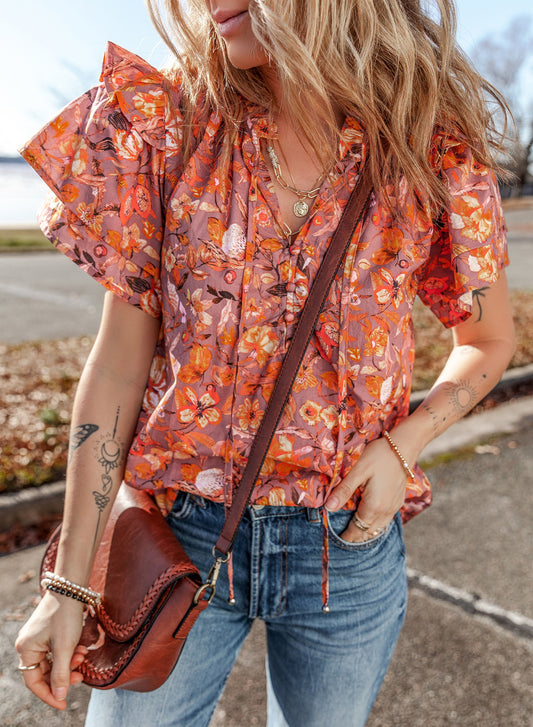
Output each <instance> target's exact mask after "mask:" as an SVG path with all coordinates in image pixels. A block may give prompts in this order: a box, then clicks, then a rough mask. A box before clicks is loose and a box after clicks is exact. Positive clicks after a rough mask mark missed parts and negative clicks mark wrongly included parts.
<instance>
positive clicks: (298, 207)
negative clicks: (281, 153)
mask: <svg viewBox="0 0 533 727" xmlns="http://www.w3.org/2000/svg"><path fill="white" fill-rule="evenodd" d="M267 151H268V155H269V157H270V161H271V162H272V168H273V170H274V175H275V177H276V180H277V182H278V184H279V186H280V187H281V188H282V189H286V190H288V191H289V192H292V193H293V194H295V195H296V196H297V197H298V199H297V200H296V202H295V203H294V204H293V206H292V211H293V212H294V214H295V216H296V217H300V218H302V217H307V215H308V214H309V202H307V200H313V199H315V197H316V196H317V195H318V193H319V192H320V187H321V186H322V182H323V181H324V175H322V177H320V178H319V179H318V180H317V181H316V183H315V184H317V185H318V186H316V187H315V188H314V189H309V190H306V189H297V188H296V186H295V185H294V180H293V179H292V175H291V181H292V183H293V185H290V184H289V183H288V182H287V180H286V179H285V178H284V177H283V174H282V172H281V165H280V163H279V159H278V155H277V154H276V151H275V149H274V145H273V143H272V142H269V144H268V146H267ZM289 173H290V172H289Z"/></svg>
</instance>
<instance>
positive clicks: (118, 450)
mask: <svg viewBox="0 0 533 727" xmlns="http://www.w3.org/2000/svg"><path fill="white" fill-rule="evenodd" d="M119 414H120V407H118V408H117V413H116V416H115V425H114V427H113V432H112V434H111V435H110V436H107V437H104V438H103V439H102V440H101V441H100V442H99V443H98V449H97V456H98V464H99V465H101V467H102V469H103V473H102V475H101V478H100V479H101V483H102V485H101V489H100V490H93V497H94V501H95V503H96V507H97V509H98V521H97V523H96V530H95V534H94V538H95V541H96V536H97V534H98V528H99V526H100V517H101V515H102V512H103V511H104V510H105V509H106V507H107V506H108V504H109V501H110V499H111V498H110V497H109V492H110V491H111V487H112V485H113V479H112V477H111V472H113V470H115V469H117V468H118V467H119V466H120V464H121V462H122V458H123V455H124V451H123V447H122V446H121V443H120V442H119V441H118V439H117V437H116V434H117V426H118V417H119Z"/></svg>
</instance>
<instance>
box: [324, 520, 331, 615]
mask: <svg viewBox="0 0 533 727" xmlns="http://www.w3.org/2000/svg"><path fill="white" fill-rule="evenodd" d="M322 611H323V612H324V613H329V611H330V608H329V538H328V514H327V512H326V508H325V507H323V508H322Z"/></svg>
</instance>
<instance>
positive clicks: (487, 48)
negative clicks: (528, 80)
mask: <svg viewBox="0 0 533 727" xmlns="http://www.w3.org/2000/svg"><path fill="white" fill-rule="evenodd" d="M471 56H472V59H473V60H474V62H475V64H476V66H477V68H478V70H479V71H480V73H481V74H482V75H483V76H485V77H486V78H487V79H488V80H489V81H490V82H491V83H493V84H494V85H495V86H496V88H497V89H498V90H499V91H500V92H501V93H502V94H503V95H504V96H505V98H506V100H507V103H508V104H509V108H510V109H511V111H512V114H513V117H514V120H515V123H516V130H517V134H516V138H511V139H510V140H509V143H508V147H507V151H508V152H509V157H510V159H511V161H510V163H509V164H508V165H507V166H508V167H509V168H510V170H511V171H512V172H514V174H515V175H516V177H517V188H516V191H517V193H518V194H521V192H522V190H523V188H524V185H525V184H526V181H527V177H528V168H529V159H530V156H531V152H532V149H533V100H532V99H531V97H529V98H528V97H527V92H525V91H524V74H525V73H526V72H527V70H528V68H530V62H531V59H532V58H533V32H532V18H531V17H529V16H519V17H516V18H515V19H514V20H512V21H511V23H510V24H509V25H508V26H507V28H505V29H504V30H503V31H502V32H501V33H499V34H498V35H489V36H486V37H485V38H482V39H481V40H480V41H478V43H477V44H476V45H475V46H474V48H473V50H472V52H471ZM528 91H529V92H531V89H528ZM500 123H503V120H502V119H500Z"/></svg>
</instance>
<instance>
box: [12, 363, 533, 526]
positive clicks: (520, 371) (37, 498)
mask: <svg viewBox="0 0 533 727" xmlns="http://www.w3.org/2000/svg"><path fill="white" fill-rule="evenodd" d="M529 382H533V364H528V365H527V366H521V367H519V368H515V369H510V370H509V371H506V372H505V373H504V375H503V377H502V379H501V381H500V382H499V384H497V385H496V386H495V388H494V389H493V391H496V390H499V389H500V390H501V389H506V388H511V387H513V386H517V385H519V384H524V383H529ZM427 393H428V392H427V391H416V392H414V393H413V394H412V396H411V404H410V408H411V411H412V410H414V409H416V407H417V406H419V404H420V403H421V402H422V401H423V399H424V398H425V397H426V395H427ZM531 417H533V396H526V397H521V398H518V399H516V400H515V401H512V400H511V401H508V402H505V403H503V404H499V405H498V406H497V407H496V408H495V409H491V410H489V411H486V412H481V413H480V414H472V415H470V416H467V417H465V418H464V419H461V420H460V421H459V422H457V423H456V424H454V425H453V426H452V427H450V429H449V430H448V431H446V432H444V434H442V435H441V436H440V437H437V439H435V440H433V442H431V444H430V445H428V447H427V448H426V449H425V450H424V452H422V456H421V458H420V460H421V461H422V460H426V463H427V462H428V461H429V460H431V458H433V457H435V456H438V455H439V454H443V453H445V452H453V451H456V450H458V449H461V448H462V447H464V446H465V445H469V444H475V443H476V442H479V441H480V440H483V439H487V438H488V437H491V436H495V435H498V434H505V433H509V432H512V431H516V429H517V428H519V426H520V423H521V422H522V421H524V420H526V419H529V418H531ZM426 466H427V464H426ZM64 497H65V481H64V480H61V481H59V482H54V483H52V484H49V485H40V486H38V487H32V488H28V489H25V490H20V491H19V492H15V493H7V494H4V495H0V533H2V532H5V531H6V530H8V529H9V528H11V527H12V526H13V525H32V524H34V523H38V522H40V521H41V519H42V518H43V517H46V516H48V515H60V514H61V513H62V511H63V502H64Z"/></svg>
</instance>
